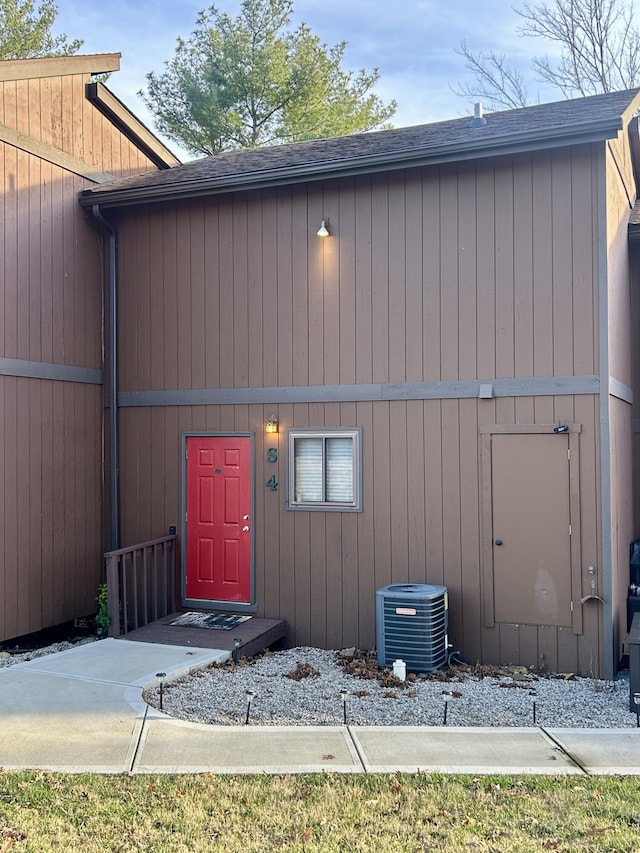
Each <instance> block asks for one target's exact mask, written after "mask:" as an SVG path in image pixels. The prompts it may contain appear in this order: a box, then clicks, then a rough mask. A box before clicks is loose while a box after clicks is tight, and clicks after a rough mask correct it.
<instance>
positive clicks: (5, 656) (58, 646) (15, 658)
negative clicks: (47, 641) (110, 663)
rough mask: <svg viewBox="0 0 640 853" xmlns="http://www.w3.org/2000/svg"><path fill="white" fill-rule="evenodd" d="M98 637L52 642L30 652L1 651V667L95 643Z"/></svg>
mask: <svg viewBox="0 0 640 853" xmlns="http://www.w3.org/2000/svg"><path fill="white" fill-rule="evenodd" d="M96 641H97V637H83V638H82V639H80V640H74V641H73V642H68V641H66V640H65V641H63V642H62V643H52V644H51V645H50V646H43V647H42V648H40V649H31V650H29V651H28V652H21V653H19V654H13V653H12V652H0V668H2V667H7V666H14V665H15V664H16V663H25V662H26V661H30V660H35V659H36V658H42V657H45V656H46V655H52V654H54V653H55V652H66V650H67V649H72V648H74V646H84V645H85V644H86V643H95V642H96Z"/></svg>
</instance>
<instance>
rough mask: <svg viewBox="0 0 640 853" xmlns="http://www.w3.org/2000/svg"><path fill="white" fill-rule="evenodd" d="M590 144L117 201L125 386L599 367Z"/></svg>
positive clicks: (415, 377) (438, 377) (426, 377)
mask: <svg viewBox="0 0 640 853" xmlns="http://www.w3.org/2000/svg"><path fill="white" fill-rule="evenodd" d="M590 155H591V148H590V147H588V146H585V147H584V148H576V149H571V150H560V151H556V152H554V153H553V154H551V155H542V154H541V155H520V156H517V157H505V158H502V159H501V160H497V161H495V162H490V163H484V164H482V167H480V166H478V165H475V164H473V163H470V164H466V165H464V166H463V167H460V168H456V167H448V166H446V167H445V166H443V167H440V168H439V169H431V170H424V171H419V170H417V171H416V172H412V173H407V174H406V175H402V176H394V177H393V178H386V177H384V176H373V177H371V178H362V179H357V180H351V179H349V180H344V181H340V182H335V183H331V184H327V185H326V186H324V187H322V186H321V187H320V188H317V187H315V185H314V187H313V188H305V187H296V188H294V189H292V190H290V191H289V190H287V191H285V190H280V191H278V193H277V194H275V195H274V196H270V195H269V194H268V193H267V192H266V191H265V192H264V193H263V194H260V193H254V194H251V195H250V196H244V195H241V196H236V197H233V198H227V197H224V198H218V197H216V198H212V199H208V200H205V201H198V202H194V203H187V202H184V203H176V204H173V205H171V204H167V205H158V206H156V207H155V208H154V209H147V210H146V211H145V213H144V215H141V213H142V211H141V210H139V209H138V208H136V209H133V210H130V211H128V212H123V213H122V214H121V215H120V219H121V227H120V234H121V237H120V254H121V259H122V260H121V270H122V277H123V286H122V294H121V299H122V303H121V304H122V312H121V329H122V341H123V353H122V356H123V357H122V372H121V375H120V388H121V389H122V390H126V391H138V390H149V389H157V390H165V389H188V388H215V387H229V388H231V387H236V388H238V387H260V386H264V385H266V386H272V385H277V386H281V387H287V386H290V385H307V384H309V385H322V384H345V383H351V382H354V381H355V382H359V383H363V382H364V383H366V382H409V381H430V380H435V381H446V380H462V379H474V378H483V377H486V378H489V379H490V378H492V377H498V378H500V377H502V378H512V377H524V378H526V377H531V376H570V375H572V374H574V373H577V374H586V375H590V374H593V373H596V372H597V364H598V334H597V319H596V318H597V312H596V306H597V298H596V288H597V283H596V282H597V270H596V268H595V252H596V249H595V248H592V240H591V237H592V235H593V233H594V230H593V229H594V226H593V221H594V216H595V208H594V204H595V201H594V199H595V194H596V190H597V181H596V175H595V174H594V172H593V170H592V165H591V156H590ZM322 217H324V218H326V219H328V220H329V224H330V229H331V234H332V236H331V237H328V238H326V239H324V240H321V239H319V238H318V237H317V236H316V233H315V232H316V230H317V227H318V225H319V223H320V219H321V218H322ZM422 236H423V237H424V239H422V238H421V237H422ZM149 259H150V260H149ZM192 264H195V265H196V269H195V270H194V271H192V270H191V265H192ZM134 271H135V273H134ZM134 276H135V278H136V281H139V282H140V285H139V286H133V281H132V280H130V279H133V278H134ZM150 316H153V322H149V317H150ZM205 323H206V339H207V345H206V347H204V346H203V341H204V338H205V334H204V333H203V332H204V328H205ZM141 324H142V325H143V326H144V328H142V329H139V328H138V326H140V325H141ZM140 332H142V333H143V337H142V338H140V337H139V333H140ZM150 353H153V358H151V357H150ZM162 365H164V366H163V367H162Z"/></svg>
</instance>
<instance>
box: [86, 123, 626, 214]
mask: <svg viewBox="0 0 640 853" xmlns="http://www.w3.org/2000/svg"><path fill="white" fill-rule="evenodd" d="M622 128H623V122H622V118H621V117H620V116H616V117H614V118H610V117H609V118H607V119H600V120H598V121H593V122H585V123H582V124H580V125H576V126H574V127H572V128H571V127H570V128H566V127H559V128H549V129H547V130H545V131H543V132H540V131H528V132H524V133H519V134H509V135H507V136H504V137H498V138H495V137H494V138H492V139H489V140H486V141H483V140H475V139H474V140H465V141H464V142H461V143H457V144H453V145H451V144H449V145H442V146H437V147H431V148H428V149H425V148H413V149H404V150H400V151H394V152H385V153H382V154H376V155H364V156H362V157H352V158H349V159H348V160H340V161H336V160H330V161H326V160H324V161H318V162H316V163H311V164H310V163H305V164H303V165H299V166H292V167H283V168H279V169H273V170H265V171H260V172H253V173H241V174H233V175H225V176H223V177H213V178H210V179H204V180H196V181H184V182H182V183H176V184H163V185H160V186H155V187H154V186H147V187H124V188H122V189H120V190H118V189H114V190H109V189H108V188H107V187H104V188H102V189H101V190H99V191H97V192H96V191H92V190H85V191H84V192H83V193H81V194H80V204H81V205H82V206H83V207H91V206H93V205H94V204H99V205H100V206H101V207H125V206H129V205H136V204H145V203H147V202H149V201H161V200H169V199H186V198H194V197H198V196H204V195H219V194H222V193H229V192H243V191H247V190H255V189H265V188H267V187H275V186H279V185H282V184H294V183H304V182H308V181H319V180H330V179H335V178H343V177H352V176H355V175H358V174H366V173H374V172H381V171H392V170H399V169H406V168H417V167H420V166H431V165H438V164H442V163H450V162H455V161H463V160H472V159H479V158H487V157H495V156H504V155H508V154H516V153H519V152H524V151H536V150H540V149H548V148H560V147H566V146H569V145H583V144H588V143H590V142H602V141H604V140H606V139H612V138H615V137H616V136H617V135H618V133H619V132H620V131H621V130H622ZM480 132H481V131H480Z"/></svg>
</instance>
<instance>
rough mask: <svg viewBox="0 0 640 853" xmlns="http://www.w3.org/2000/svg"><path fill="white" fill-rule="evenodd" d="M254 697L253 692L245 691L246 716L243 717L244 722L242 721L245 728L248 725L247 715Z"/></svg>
mask: <svg viewBox="0 0 640 853" xmlns="http://www.w3.org/2000/svg"><path fill="white" fill-rule="evenodd" d="M255 695H256V694H255V693H254V692H253V690H247V716H246V717H245V721H244V724H245V726H248V725H249V714H250V713H251V703H252V702H253V697H254V696H255Z"/></svg>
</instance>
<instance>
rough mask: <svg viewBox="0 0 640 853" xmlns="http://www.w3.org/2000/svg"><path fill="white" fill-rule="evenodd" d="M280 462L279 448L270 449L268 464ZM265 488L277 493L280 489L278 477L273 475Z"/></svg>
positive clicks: (268, 451)
mask: <svg viewBox="0 0 640 853" xmlns="http://www.w3.org/2000/svg"><path fill="white" fill-rule="evenodd" d="M277 461H278V448H277V447H270V448H269V449H268V450H267V462H277ZM265 486H266V487H267V488H268V489H271V491H272V492H275V491H276V490H277V488H278V481H277V480H276V475H275V474H272V475H271V477H269V479H268V480H267V482H266V483H265Z"/></svg>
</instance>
